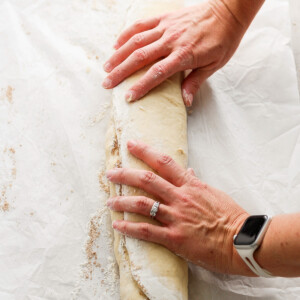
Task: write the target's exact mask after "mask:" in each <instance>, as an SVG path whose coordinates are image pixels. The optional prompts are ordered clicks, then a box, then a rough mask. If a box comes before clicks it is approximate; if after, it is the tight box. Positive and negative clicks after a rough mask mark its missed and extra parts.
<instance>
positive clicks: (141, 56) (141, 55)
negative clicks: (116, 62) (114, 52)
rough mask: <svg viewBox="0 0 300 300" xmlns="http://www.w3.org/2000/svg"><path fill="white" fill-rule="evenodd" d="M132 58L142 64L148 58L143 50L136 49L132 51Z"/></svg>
mask: <svg viewBox="0 0 300 300" xmlns="http://www.w3.org/2000/svg"><path fill="white" fill-rule="evenodd" d="M134 58H135V60H136V61H137V62H143V61H145V60H146V59H147V58H148V55H147V52H146V51H145V50H144V49H137V50H135V51H134Z"/></svg>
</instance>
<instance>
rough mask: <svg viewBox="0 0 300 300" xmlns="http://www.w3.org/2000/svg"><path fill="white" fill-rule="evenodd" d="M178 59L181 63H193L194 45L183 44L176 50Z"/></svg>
mask: <svg viewBox="0 0 300 300" xmlns="http://www.w3.org/2000/svg"><path fill="white" fill-rule="evenodd" d="M175 57H176V60H177V61H178V62H179V63H181V64H184V65H185V64H187V63H192V62H193V61H194V53H193V50H192V46H183V47H180V48H179V49H178V50H177V51H176V56H175Z"/></svg>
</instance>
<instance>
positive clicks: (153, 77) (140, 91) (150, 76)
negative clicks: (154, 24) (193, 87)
mask: <svg viewBox="0 0 300 300" xmlns="http://www.w3.org/2000/svg"><path fill="white" fill-rule="evenodd" d="M165 51H169V50H167V48H166V47H165ZM162 56H164V55H161V56H160V57H162ZM157 58H158V57H157ZM178 71H181V64H180V62H179V61H178V56H177V54H176V53H175V52H173V53H171V54H170V55H169V56H168V57H166V58H165V59H162V60H160V61H159V62H157V63H156V64H154V65H153V66H152V67H151V68H150V69H149V70H148V71H147V72H146V74H145V75H144V76H143V77H142V78H140V80H139V81H138V82H137V83H136V84H135V85H133V86H132V87H131V88H130V90H129V91H128V92H127V93H126V95H125V98H126V100H127V101H128V102H132V101H135V100H138V99H140V98H141V97H143V96H144V95H146V94H147V93H148V92H149V91H150V90H152V89H153V88H154V87H156V86H158V85H159V84H160V83H161V82H163V81H164V80H166V79H167V78H169V77H170V76H172V75H173V74H174V73H176V72H178Z"/></svg>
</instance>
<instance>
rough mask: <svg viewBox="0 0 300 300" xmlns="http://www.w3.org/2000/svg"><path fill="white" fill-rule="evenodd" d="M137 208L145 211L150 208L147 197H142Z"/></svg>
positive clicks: (137, 203)
mask: <svg viewBox="0 0 300 300" xmlns="http://www.w3.org/2000/svg"><path fill="white" fill-rule="evenodd" d="M136 207H137V208H139V209H145V208H147V207H148V199H147V198H146V197H140V198H138V200H137V201H136Z"/></svg>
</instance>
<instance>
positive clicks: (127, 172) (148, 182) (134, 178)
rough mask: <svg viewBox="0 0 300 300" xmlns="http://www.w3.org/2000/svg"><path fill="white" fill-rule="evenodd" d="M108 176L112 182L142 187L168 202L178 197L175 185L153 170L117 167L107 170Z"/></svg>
mask: <svg viewBox="0 0 300 300" xmlns="http://www.w3.org/2000/svg"><path fill="white" fill-rule="evenodd" d="M106 176H107V178H108V179H109V180H110V181H111V182H114V183H119V184H125V185H129V186H134V187H137V188H140V189H142V190H144V191H146V192H147V193H149V194H152V195H154V196H156V197H159V198H161V199H162V200H164V202H165V203H167V204H168V203H170V202H171V201H172V200H173V199H174V198H175V197H176V196H175V193H174V192H173V191H174V189H175V187H174V186H173V185H172V184H171V183H169V182H168V181H166V180H164V179H162V178H161V177H159V176H157V175H156V174H154V173H153V172H151V171H144V170H135V169H125V168H117V169H113V170H110V171H107V172H106Z"/></svg>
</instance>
